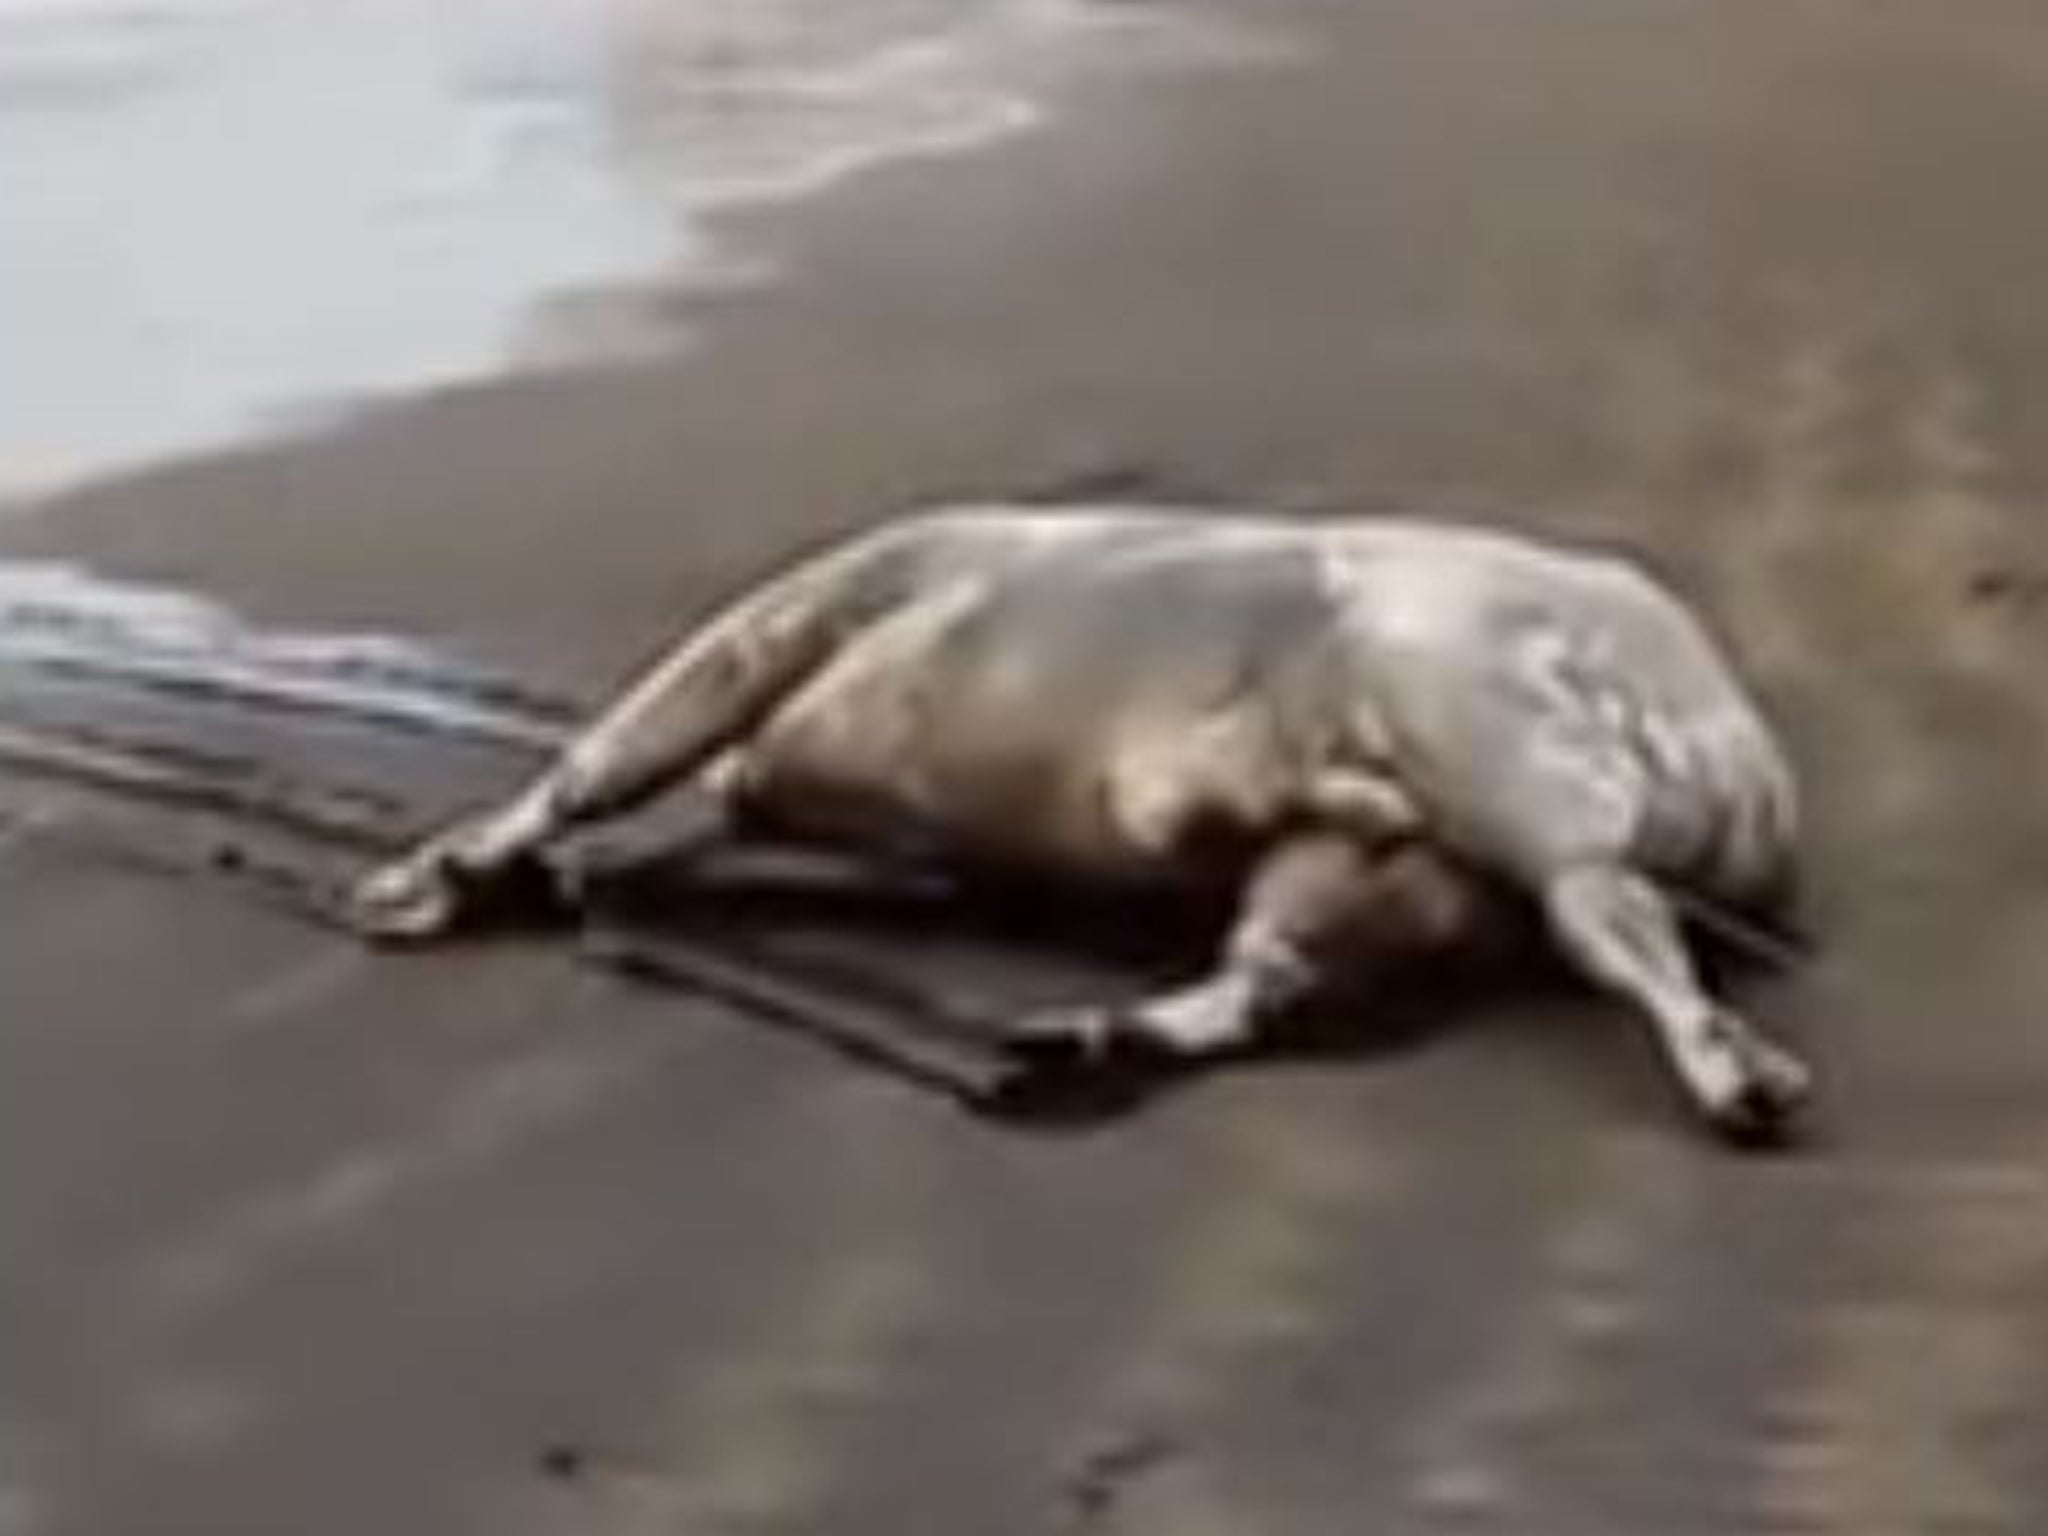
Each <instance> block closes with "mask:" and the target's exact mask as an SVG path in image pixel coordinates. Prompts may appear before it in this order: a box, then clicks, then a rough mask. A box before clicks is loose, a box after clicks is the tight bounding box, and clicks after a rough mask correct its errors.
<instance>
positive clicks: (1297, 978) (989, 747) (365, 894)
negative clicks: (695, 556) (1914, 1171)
mask: <svg viewBox="0 0 2048 1536" xmlns="http://www.w3.org/2000/svg"><path fill="white" fill-rule="evenodd" d="M683 785H688V786H692V787H694V788H695V790H696V791H698V792H699V793H701V794H703V795H705V796H707V797H709V798H710V799H711V800H712V801H714V802H715V803H716V804H717V805H719V806H720V807H721V808H722V809H723V810H724V811H725V812H726V813H728V814H729V815H730V817H731V818H732V824H733V825H734V826H735V827H746V826H770V827H773V828H775V829H776V830H777V831H778V832H779V833H781V834H784V835H793V836H797V837H800V838H807V839H817V840H821V841H828V842H831V843H835V844H838V845H841V846H844V847H848V848H851V849H854V850H858V851H867V852H872V853H874V854H876V855H878V856H880V855H887V854H890V853H892V852H895V851H899V850H902V849H904V848H906V847H917V848H922V849H937V850H939V851H941V852H942V853H944V854H946V855H947V856H950V857H954V858H957V859H960V860H963V861H970V862H973V861H982V862H987V863H991V864H997V865H1004V866H1015V867H1022V868H1028V869H1031V870H1035V871H1039V872H1043V873H1047V874H1052V875H1058V876H1071V877H1074V878H1076V879H1085V880H1090V881H1095V882H1102V883H1107V884H1109V885H1111V886H1112V887H1115V886H1118V885H1122V886H1128V887H1129V888H1130V890H1131V891H1132V893H1133V900H1134V901H1140V900H1142V896H1143V892H1144V891H1145V890H1146V889H1147V888H1148V887H1153V888H1156V887H1157V886H1159V885H1161V884H1173V883H1176V882H1179V883H1191V882H1197V881H1208V882H1215V881H1219V880H1221V881H1227V882H1229V883H1230V885H1231V888H1232V889H1233V890H1234V892H1235V893H1236V896H1235V903H1236V917H1235V920H1234V922H1233V923H1232V924H1231V925H1230V927H1229V930H1228V933H1227V935H1226V937H1225V938H1224V940H1223V941H1222V945H1221V951H1220V953H1219V954H1218V956H1217V957H1216V960H1215V963H1214V966H1213V968H1212V969H1211V970H1210V971H1209V973H1208V974H1206V975H1204V976H1202V977H1200V978H1199V979H1196V980H1194V981H1192V982H1191V983H1190V984H1188V985H1186V986H1184V987H1182V988H1180V989H1178V990H1173V991H1169V992H1167V993H1164V994H1162V995H1158V996H1154V997H1151V998H1149V999H1147V1000H1144V1001H1142V1002H1140V1003H1138V1004H1136V1005H1134V1006H1125V1007H1120V1008H1115V1009H1107V1008H1105V1009H1095V1010H1088V1009H1083V1010H1079V1011H1075V1012H1070V1013H1063V1014H1061V1015H1059V1016H1057V1017H1053V1018H1043V1017H1041V1018H1033V1019H1027V1020H1022V1021H1020V1022H1019V1025H1018V1030H1019V1039H1020V1041H1027V1042H1033V1043H1035V1044H1036V1045H1037V1046H1038V1047H1040V1048H1043V1047H1045V1046H1047V1045H1048V1044H1054V1045H1058V1046H1059V1047H1061V1048H1063V1049H1066V1050H1068V1051H1070V1052H1072V1053H1074V1054H1075V1055H1077V1056H1079V1057H1083V1058H1085V1057H1087V1056H1088V1055H1089V1054H1091V1053H1093V1052H1097V1051H1101V1050H1104V1049H1106V1048H1108V1047H1110V1046H1112V1045H1114V1044H1116V1043H1117V1042H1119V1041H1139V1042H1142V1043H1143V1044H1144V1045H1145V1046H1147V1047H1149V1048H1151V1049H1155V1050H1159V1051H1164V1052H1168V1053H1173V1054H1176V1055H1181V1056H1200V1055H1203V1054H1207V1053H1213V1052H1217V1051H1222V1050H1226V1049H1229V1048H1232V1047H1236V1046H1239V1045H1241V1044H1243V1043H1244V1042H1246V1041H1247V1040H1249V1039H1251V1038H1253V1037H1254V1036H1256V1035H1257V1034H1258V1033H1259V1032H1260V1031H1261V1030H1262V1029H1264V1028H1266V1027H1267V1026H1268V1025H1269V1024H1270V1023H1271V1022H1272V1021H1274V1020H1275V1019H1277V1018H1279V1017H1281V1016H1282V1015H1284V1014H1285V1013H1287V1012H1288V1011H1290V1010H1291V1009H1293V1008H1295V1007H1296V1006H1297V1005H1298V1004H1299V1003H1301V1002H1302V1001H1303V1000H1304V998H1306V997H1307V996H1309V995H1310V994H1312V993H1316V992H1320V991H1323V990H1325V989H1328V988H1332V987H1335V986H1337V985H1339V984H1343V983H1350V982H1355V981H1356V980H1357V978H1358V977H1359V976H1360V975H1362V974H1366V973H1369V972H1370V971H1371V970H1372V969H1373V968H1374V967H1375V966H1376V965H1377V964H1378V963H1380V962H1383V961H1385V960H1386V959H1388V958H1389V957H1391V956H1393V955H1396V954H1399V953H1408V952H1418V951H1428V950H1449V949H1452V948H1453V947H1455V946H1457V945H1459V944H1461V943H1463V942H1465V941H1466V940H1467V939H1468V938H1469V937H1471V933H1472V928H1473V925H1474V924H1475V923H1476V922H1478V921H1480V920H1481V914H1482V912H1483V911H1484V910H1485V908H1486V906H1487V902H1488V896H1487V892H1488V890H1489V889H1491V888H1504V889H1506V890H1509V891H1512V892H1515V893H1519V894H1520V895H1521V896H1525V897H1526V898H1527V900H1528V903H1529V904H1530V905H1531V906H1532V907H1533V909H1534V910H1535V911H1536V912H1537V913H1539V914H1540V916H1541V917H1542V919H1543V921H1544V924H1545V927H1546V930H1547V932H1548V933H1549V934H1550V935H1551V936H1552V937H1553V938H1554V940H1555V943H1556V945H1557V947H1558V948H1559V949H1560V950H1561V951H1562V953H1563V954H1564V956H1565V957H1567V959H1568V960H1569V961H1570V962H1571V963H1572V964H1573V965H1574V966H1575V967H1576V968H1577V969H1578V970H1579V971H1581V972H1582V973H1583V974H1584V975H1585V976H1586V977H1587V978H1589V979H1590V980H1591V981H1593V982H1595V983H1597V984H1598V985H1599V986H1601V987H1602V988H1604V989H1606V990H1607V991H1609V992H1611V993H1613V994H1615V995H1617V996H1618V997H1620V998H1621V999H1623V1000H1625V1001H1626V1002H1627V1003H1628V1004H1630V1005H1632V1006H1633V1007H1634V1008H1635V1009H1637V1010H1638V1011H1639V1012H1640V1013H1641V1014H1642V1015H1643V1016H1644V1017H1645V1018H1646V1019H1647V1020H1648V1021H1649V1022H1650V1023H1651V1024H1652V1025H1653V1026H1654V1027H1655V1030H1656V1034H1657V1037H1658V1039H1659V1040H1660V1042H1661V1044H1662V1046H1663V1049H1664V1052H1665V1054H1666V1055H1667V1057H1668V1058H1669V1060H1670V1063H1671V1065H1672V1066H1673V1067H1674V1068H1675V1069H1676V1072H1677V1075H1678V1078H1679V1080H1680V1081H1681V1082H1682V1083H1683V1085H1684V1087H1685V1089H1686V1091H1687V1093H1688V1095H1689V1097H1690V1098H1691V1100H1692V1102H1693V1103H1694V1104H1695V1105H1696V1106H1697V1107H1698V1109H1699V1110H1700V1112H1701V1113H1702V1114H1704V1116H1705V1117H1706V1118H1707V1119H1708V1120H1709V1121H1710V1122H1711V1123H1713V1124H1714V1125H1716V1126H1717V1127H1720V1128H1721V1129H1723V1130H1725V1131H1727V1132H1729V1133H1731V1134H1737V1135H1751V1134H1756V1133H1760V1132H1770V1131H1774V1130H1776V1129H1778V1128H1779V1127H1780V1126H1782V1125H1783V1124H1784V1123H1785V1122H1786V1121H1787V1119H1788V1118H1789V1117H1790V1116H1791V1115H1792V1114H1793V1112H1794V1111H1795V1110H1796V1109H1797V1108H1798V1107H1799V1105H1800V1104H1801V1103H1802V1102H1803V1100H1804V1099H1805V1097H1806V1095H1807V1090H1808V1073H1807V1071H1806V1069H1805V1068H1804V1067H1803V1066H1802V1065H1801V1064H1800V1063H1799V1062H1798V1061H1797V1060H1795V1059H1794V1058H1793V1057H1792V1056H1791V1055H1789V1054H1788V1053H1787V1052H1786V1051H1785V1050H1783V1049H1782V1048H1780V1047H1779V1046H1777V1045H1774V1044H1772V1043H1771V1042H1769V1041H1767V1040H1766V1039H1765V1038H1764V1037H1763V1036H1762V1035H1760V1034H1759V1033H1758V1032H1757V1031H1756V1030H1755V1029H1754V1028H1753V1027H1752V1026H1751V1025H1750V1024H1749V1023H1748V1022H1746V1021H1745V1020H1744V1019H1743V1018H1741V1017H1740V1016H1739V1015H1737V1014H1736V1013H1735V1012H1734V1011H1732V1010H1731V1009H1730V1008H1729V1007H1728V1006H1727V1005H1726V1004H1724V1003H1722V1002H1720V1001H1718V1000H1716V999H1715V998H1714V997H1712V996H1710V995H1709V994H1708V992H1707V990H1706V989H1705V987H1704V986H1703V984H1702V982H1701V981H1700V979H1699V977H1698V975H1697V974H1696V971H1695V967H1694V965H1693V962H1692V958H1691V956H1690V955H1689V953H1688V951H1687V947H1686V944H1685V941H1684V938H1683V937H1682V935H1681V932H1680V929H1679V925H1678V923H1677V922H1676V921H1675V919H1674V915H1673V905H1672V902H1673V899H1674V897H1690V898H1693V899H1697V900H1700V901H1704V902H1709V903H1713V904H1715V905H1718V906H1721V907H1726V908H1733V909H1738V910H1739V909H1745V908H1747V909H1751V910H1754V909H1757V908H1759V907H1761V906H1762V905H1764V904H1766V903H1768V902H1770V901H1771V900H1773V899H1774V897H1775V896H1776V895H1777V894H1778V893H1780V892H1781V891H1782V890H1783V889H1784V887H1785V884H1786V879H1787V876H1788V874H1789V872H1790V867H1791V862H1792V857H1793V847H1794V838H1795V822H1796V816H1795V803H1794V789H1793V783H1792V779H1791V775H1790V773H1789V772H1788V769H1787V767H1786V763H1785V759H1784V757H1783V754H1782V753H1781V751H1780V749H1779V747H1778V745H1777V744H1776V742H1775V740H1774V738H1773V735H1772V733H1771V731H1770V730H1769V728H1768V727H1767V725H1766V723H1765V721H1764V719H1763V718H1762V716H1761V714H1760V713H1759V711H1758V709H1757V708H1756V707H1755V706H1754V704H1753V703H1752V702H1751V700H1750V699H1749V697H1748V696H1747V695H1746V693H1745V691H1744V690H1743V688H1742V687H1741V685H1740V684H1739V683H1738V682H1737V680H1736V678H1735V676H1734V675H1733V672H1732V670H1731V668H1730V666H1729V664H1728V663H1727V661H1726V660H1725V659H1724V658H1723V656H1722V654H1721V652H1720V650H1719V649H1718V647H1717V646H1716V644H1715V643H1714V642H1713V640H1712V639H1711V638H1710V637H1709V636H1708V634H1707V633H1706V631H1705V630H1704V628H1703V627H1702V626H1701V625H1700V624H1699V623H1698V622H1696V621H1695V619H1694V618H1693V617H1692V616H1691V615H1690V614H1689V613H1688V612H1687V611H1686V610H1685V608H1684V607H1683V606H1682V605H1681V604H1680V603H1679V602H1678V601H1677V600H1676V599H1675V598H1674V597H1673V596H1672V595H1671V594H1670V593H1669V592H1667V591H1666V590H1665V589H1664V588H1663V587H1661V586H1660V585H1658V584H1657V583H1656V582H1654V581H1653V580H1652V579H1651V578H1650V577H1648V576H1647V575H1646V574H1644V573H1643V572H1641V571H1640V570H1638V569H1637V568H1635V567H1634V566H1633V565H1631V564H1629V563H1626V562H1624V561H1621V560H1618V559H1615V558H1613V557H1610V556H1607V555H1601V554H1593V553H1585V552H1577V551H1571V550H1566V549H1562V548H1557V547H1553V546H1549V545H1545V544H1539V543H1536V542H1532V541H1529V540H1525V539H1521V538H1517V537H1513V536H1510V535H1506V534H1502V533H1497V532H1489V531H1483V530H1480V529H1476V528H1468V527H1459V526H1453V525H1445V524H1440V523H1434V522H1424V521H1407V520H1398V519H1385V518H1373V519H1348V520H1329V521H1312V522H1310V521H1291V520H1285V519H1277V518H1272V517H1265V516H1254V515H1246V516H1232V515H1225V514H1222V513H1218V512H1203V513H1194V512H1179V511H1175V510H1164V509H1152V508H1128V507H1107V508H1072V509H1047V508H1037V507H1033V508H1018V507H987V508H965V509H947V510H941V511H936V512H926V513H920V514H916V515H913V516H910V517H907V518H904V519H902V520H899V521H897V522H894V523H891V524H888V525H885V526H883V527H882V528H880V529H879V530H876V531H873V532H870V533H867V534H865V535H862V536H859V537H856V538H854V539H852V540H850V541H848V542H845V543H842V544H839V545H837V546H835V547H833V548H830V549H828V550H826V551H824V552H823V553H821V554H818V555H816V556H814V557H813V558H810V559H809V560H807V561H805V562H803V563H801V564H799V565H798V566H796V567H795V568H794V569H792V570H789V571H788V572H786V573H784V574H782V575H780V576H778V577H776V578H775V579H773V580H771V581H769V582H767V583H766V584H765V585H763V586H761V587H759V588H758V589H756V590H754V591H753V592H751V593H749V594H747V595H745V596H743V597H742V598H740V599H739V600H738V601H737V602H736V603H734V604H733V605H732V606H731V607H729V608H728V609H726V610H725V611H724V612H723V613H721V614H719V615H717V616H715V617H714V618H713V619H712V620H711V621H710V622H709V623H707V624H706V625H704V626H703V627H702V628H700V629H699V630H697V631H696V632H695V633H693V634H692V635H690V636H688V637H687V638H685V639H684V640H683V642H682V643H681V644H680V645H679V646H677V647H676V649H675V650H674V651H673V652H671V653H670V654H669V655H668V656H667V657H666V658H664V659H663V660H661V661H660V662H659V663H658V664H657V665H656V666H655V667H654V668H653V669H652V670H651V671H650V672H648V673H647V674H646V675H645V676H644V677H643V678H642V679H641V680H640V681H639V682H637V683H636V684H635V685H633V686H632V687H631V688H630V689H629V690H628V691H627V692H626V693H625V694H624V696H623V697H622V698H621V699H620V700H619V701H618V702H617V703H616V704H614V705H613V706H612V707H611V708H610V709H609V710H607V711H606V712H605V713H603V714H602V716H601V717H600V718H598V719H597V720H596V721H595V723H593V724H592V725H590V727H589V728H588V729H587V730H585V731H583V732H582V733H581V734H580V735H578V736H577V737H576V738H575V739H574V740H573V741H572V742H571V743H570V744H569V745H568V747H567V748H566V749H565V750H564V751H563V752H562V753H561V754H560V756H559V757H558V759H557V760H556V761H555V763H554V764H553V766H552V767H551V768H550V769H549V770H548V771H547V772H546V773H545V774H544V775H542V776H541V777H540V778H539V779H538V781H537V782H535V783H533V784H532V785H531V786H530V787H529V788H527V789H526V790H524V791H523V792H522V793H520V794H519V795H517V796H516V797H515V798H514V799H512V800H511V801H510V802H509V803H507V804H505V805H504V806H502V807H499V808H496V809H493V810H491V811H489V812H487V813H485V814H481V815H478V816H476V817H474V818H472V819H469V820H465V821H463V822H462V823H460V824H459V825H457V826H455V827H453V828H452V829H450V830H448V831H446V832H444V833H442V834H441V835H439V836H437V837H435V838H433V839H432V840H431V841H429V842H428V843H427V844H425V845H424V846H423V847H421V848H419V849H418V850H417V851H415V852H414V853H412V854H411V855H409V856H408V857H406V858H404V859H402V860H400V861H399V862H397V863H395V864H392V865H390V866H388V867H386V868H384V869H382V870H380V871H378V872H376V873H375V874H373V875H372V876H371V877H370V878H369V879H367V880H366V881H365V882H364V883H363V884H362V885H361V886H360V887H359V888H358V890H357V891H356V893H355V897H354V906H355V912H356V916H357V920H358V921H359V923H360V924H361V926H362V927H363V928H364V929H365V930H366V931H367V932H368V933H370V934H373V935H375V936H378V937H381V938H387V939H420V938H424V937H427V936H430V935H433V934H437V933H440V932H442V931H444V930H446V929H448V928H449V927H450V926H451V925H453V924H455V923H456V922H457V921H459V919H460V918H461V917H462V915H463V913H464V911H465V910H466V904H467V903H468V902H469V901H470V900H472V899H473V898H474V897H476V896H477V895H479V894H480V893H482V892H483V891H485V890H486V889H487V888H489V887H490V886H491V885H492V884H493V883H494V882H496V881H497V880H499V879H501V878H502V877H504V876H506V875H507V874H508V873H510V872H511V871H513V870H514V869H516V868H519V867H521V866H524V865H529V864H530V861H532V860H533V859H534V858H535V857H536V856H537V855H539V854H541V853H542V852H543V851H545V850H546V849H547V848H548V847H549V846H550V845H551V844H552V843H553V842H554V841H555V840H557V839H558V838H560V837H562V836H563V835H564V834H566V833H568V832H569V831H571V830H572V829H575V828H577V827H581V826H585V825H588V824H590V823H592V822H595V821H598V820H601V819H604V818H608V817H613V816H616V815H619V814H621V813H623V812H626V811H629V810H631V809H633V808H634V807H636V806H639V805H641V804H643V803H645V802H646V801H648V800H649V799H650V798H651V797H653V796H655V795H656V794H658V793H661V792H663V791H666V790H669V789H671V788H675V787H678V786H683Z"/></svg>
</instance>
